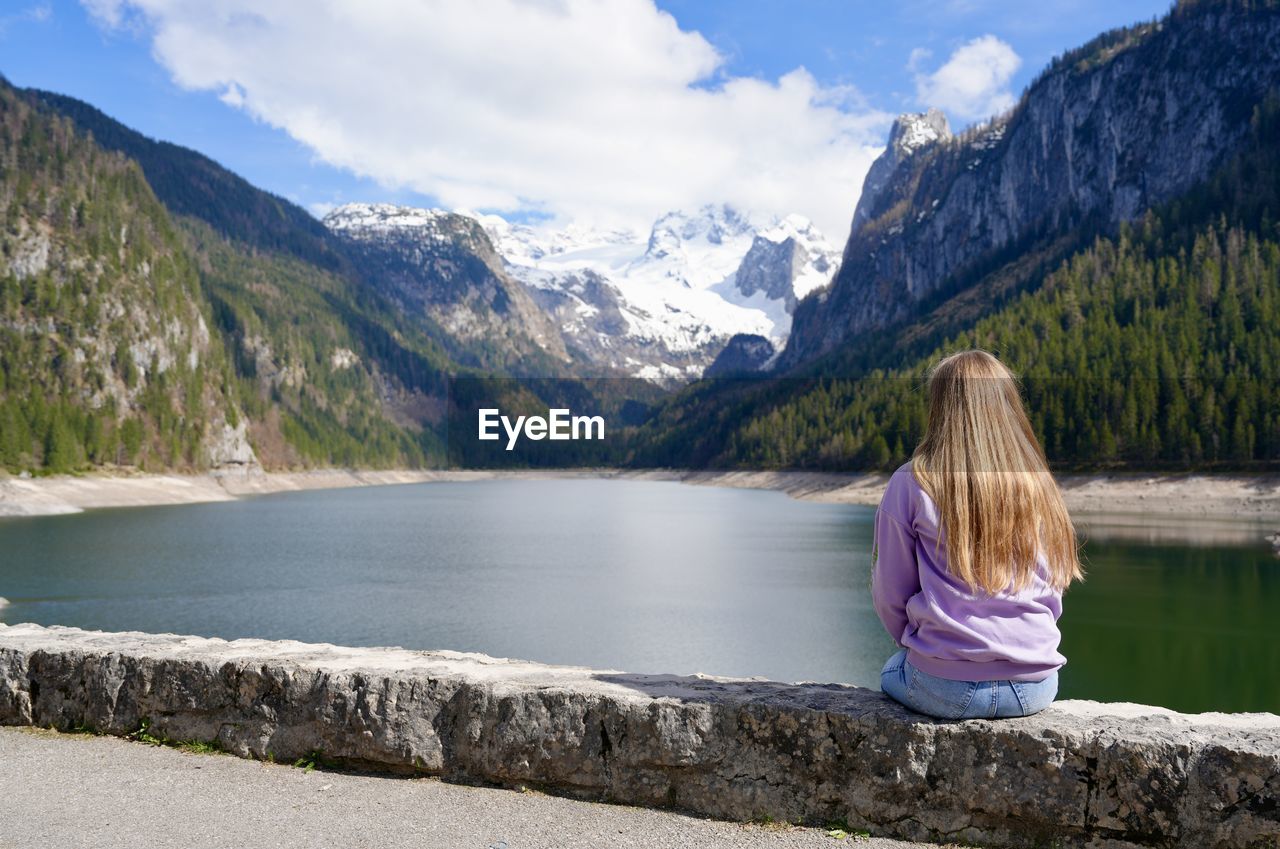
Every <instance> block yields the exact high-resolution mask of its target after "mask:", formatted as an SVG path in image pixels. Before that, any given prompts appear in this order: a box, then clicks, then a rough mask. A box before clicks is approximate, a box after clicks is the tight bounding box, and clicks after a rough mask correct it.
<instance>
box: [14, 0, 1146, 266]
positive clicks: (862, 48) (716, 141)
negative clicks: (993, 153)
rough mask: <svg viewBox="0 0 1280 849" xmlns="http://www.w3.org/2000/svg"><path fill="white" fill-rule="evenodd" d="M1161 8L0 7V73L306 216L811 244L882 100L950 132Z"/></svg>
mask: <svg viewBox="0 0 1280 849" xmlns="http://www.w3.org/2000/svg"><path fill="white" fill-rule="evenodd" d="M1168 7H1169V3H1168V0H1160V1H1159V2H1148V0H1074V2H1067V0H1040V2H1037V3H1027V2H1026V0H935V2H924V0H899V2H895V3H882V2H869V0H657V2H654V0H82V2H75V0H0V74H3V75H4V76H5V77H7V78H8V79H9V80H10V82H12V83H14V84H15V85H18V86H23V87H35V88H42V89H47V90H51V91H56V92H60V93H63V94H69V95H72V96H73V97H78V98H80V99H82V100H85V101H87V102H89V103H91V104H93V105H94V106H97V107H98V108H99V109H102V110H103V111H104V112H106V113H107V114H108V115H111V116H112V117H114V118H116V119H118V120H120V121H122V122H123V123H125V124H127V125H129V126H131V127H133V128H134V129H137V130H139V131H141V132H143V133H145V134H147V135H149V136H151V137H153V138H158V139H163V140H166V141H172V142H176V143H178V144H182V145H185V146H187V147H191V148H194V149H195V150H198V151H200V152H201V153H204V154H206V155H208V156H210V157H212V158H213V159H215V160H217V161H218V162H220V163H221V164H223V165H225V166H226V167H228V168H230V169H231V170H233V171H235V172H237V173H239V174H241V175H242V176H244V177H245V178H247V179H248V180H249V181H250V182H252V183H254V184H255V185H258V186H260V187H262V188H265V189H268V190H270V191H272V192H275V193H276V194H279V195H281V196H283V197H286V198H289V199H290V200H292V201H294V202H296V203H298V204H300V205H302V206H303V207H305V208H307V209H308V210H310V211H311V212H312V213H313V214H316V215H318V216H319V215H323V214H324V213H325V212H326V211H327V210H328V209H331V208H332V207H333V206H335V205H338V204H342V203H347V202H352V201H377V202H390V203H402V204H410V205H415V206H430V207H443V208H448V209H468V210H478V211H485V212H494V213H498V214H501V215H504V216H506V217H508V218H510V219H512V220H515V221H523V222H532V223H542V224H545V225H546V226H559V225H561V224H563V223H566V222H568V221H571V220H572V221H577V222H580V223H585V224H594V225H599V226H619V225H621V226H629V227H633V228H636V229H637V230H638V231H640V232H644V231H645V230H646V229H647V227H648V225H649V223H651V222H652V221H653V220H654V219H655V218H657V217H658V216H659V215H661V214H662V213H664V212H667V211H669V210H673V209H684V210H692V209H696V208H698V207H699V206H702V205H704V204H708V203H716V204H718V203H729V204H732V205H734V206H735V207H738V208H740V209H743V210H749V211H753V212H756V213H759V214H761V215H773V216H779V217H780V216H783V215H787V214H790V213H799V214H801V215H804V216H807V217H808V218H810V219H812V220H813V221H814V222H815V223H816V224H817V225H818V226H819V227H820V228H821V229H822V230H823V231H824V232H825V233H827V234H828V236H829V237H830V238H831V240H832V241H833V242H835V243H839V242H840V241H842V240H843V237H844V235H845V234H846V233H847V230H848V226H849V221H850V219H851V217H852V213H853V209H854V206H855V205H856V203H857V198H858V193H859V191H860V189H861V184H862V178H863V176H864V175H865V173H866V170H867V168H868V167H869V166H870V164H871V162H872V161H873V160H874V158H875V156H876V155H878V153H879V152H880V150H881V149H883V146H884V143H885V139H886V137H887V134H888V131H889V127H890V125H891V122H892V120H893V118H894V116H895V115H897V114H900V113H903V112H913V111H922V110H923V109H925V108H926V107H929V106H936V107H938V108H941V109H942V110H943V111H945V112H946V113H947V116H948V118H949V120H950V122H951V126H952V129H953V130H956V129H959V128H962V127H964V126H967V125H969V124H972V123H974V122H977V121H982V120H985V119H987V118H988V117H990V116H991V115H993V114H996V113H999V112H1001V111H1003V110H1004V109H1007V108H1009V107H1010V106H1011V105H1013V103H1014V102H1015V101H1016V98H1017V97H1018V96H1019V94H1020V93H1021V92H1022V90H1023V89H1024V88H1025V87H1026V86H1027V85H1028V84H1029V83H1030V82H1031V80H1032V79H1033V78H1034V77H1035V76H1036V75H1037V74H1038V73H1039V72H1040V71H1041V70H1042V69H1043V68H1044V66H1045V65H1046V64H1047V63H1048V62H1049V61H1050V60H1051V59H1052V58H1053V57H1054V56H1055V55H1057V54H1060V53H1062V52H1063V51H1064V50H1068V49H1070V48H1072V47H1075V46H1077V45H1079V44H1082V43H1084V42H1085V41H1088V40H1089V39H1090V38H1092V37H1093V36H1094V35H1097V34H1098V33H1100V32H1102V31H1105V30H1107V29H1110V28H1112V27H1115V26H1120V25H1124V24H1131V23H1135V22H1138V21H1145V20H1150V19H1152V18H1155V17H1158V16H1160V15H1162V14H1164V13H1165V12H1166V11H1167V10H1168Z"/></svg>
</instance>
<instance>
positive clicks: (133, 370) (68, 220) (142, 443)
mask: <svg viewBox="0 0 1280 849" xmlns="http://www.w3.org/2000/svg"><path fill="white" fill-rule="evenodd" d="M0 204H3V206H2V207H0V208H2V209H3V210H4V222H3V229H2V230H0V466H3V467H9V468H33V467H34V468H45V469H49V470H52V471H69V470H72V469H76V468H79V467H81V466H83V465H86V464H97V465H105V464H127V465H145V466H148V467H161V468H175V467H176V468H195V467H203V466H206V465H211V464H212V465H217V464H220V463H224V462H232V463H237V464H245V463H251V462H253V454H252V451H251V450H250V449H249V448H248V446H247V444H246V442H245V437H244V427H243V422H242V420H241V419H240V415H239V410H238V409H237V406H236V404H235V402H234V397H233V393H231V392H230V391H229V390H228V385H227V384H228V377H229V368H228V362H227V359H226V356H225V353H224V351H223V349H222V346H221V344H220V340H219V339H218V336H217V334H216V332H215V331H214V330H213V328H212V323H213V322H212V320H211V313H210V310H209V307H208V303H207V302H206V301H205V300H204V298H203V294H202V292H201V290H200V280H199V275H198V272H197V269H196V264H195V263H194V262H193V261H192V259H191V257H190V255H189V254H188V252H187V251H186V248H185V244H184V242H183V238H182V235H181V233H180V232H179V231H178V229H177V228H176V227H175V226H174V224H173V222H172V221H171V220H170V218H169V216H168V215H167V214H166V212H165V209H164V207H163V206H162V205H161V203H160V202H159V201H158V200H157V199H156V197H155V195H154V194H153V193H152V191H151V188H150V186H148V185H147V182H146V180H145V179H144V178H143V175H142V172H141V171H140V170H139V169H138V167H137V165H136V164H135V163H133V162H132V161H130V160H129V159H127V158H125V157H124V156H121V155H119V154H114V153H109V152H106V151H103V150H102V149H101V148H99V147H97V146H96V145H94V144H93V143H92V142H91V141H89V140H88V139H86V138H84V137H83V136H82V135H80V134H79V133H78V132H77V130H76V128H75V126H74V125H73V124H72V123H71V122H70V121H68V120H66V119H63V118H58V117H56V116H51V115H48V114H46V113H45V112H43V111H41V110H40V109H37V108H34V107H33V106H31V105H30V104H29V103H27V102H26V101H25V100H24V99H23V98H22V97H20V96H19V94H18V93H17V92H15V91H14V90H13V89H12V88H10V87H9V86H8V85H7V84H5V83H3V82H2V81H0Z"/></svg>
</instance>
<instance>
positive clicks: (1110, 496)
mask: <svg viewBox="0 0 1280 849" xmlns="http://www.w3.org/2000/svg"><path fill="white" fill-rule="evenodd" d="M495 478H503V479H547V478H608V479H624V480H652V481H676V482H680V483H686V484H692V485H697V486H720V487H734V488H744V489H767V490H776V491H779V492H783V493H786V494H787V495H789V496H791V497H792V498H797V499H800V500H804V501H815V502H823V503H829V504H861V505H868V506H875V505H876V504H877V503H878V502H879V500H880V495H881V493H882V491H883V488H884V484H885V481H886V480H887V476H886V475H884V474H881V473H866V474H857V473H846V474H841V473H821V472H762V471H761V472H750V471H738V472H711V471H681V470H673V469H655V470H643V471H631V470H622V469H575V470H531V471H509V470H501V471H486V470H435V471H433V470H407V469H406V470H393V471H357V470H342V469H326V470H316V471H306V472H261V471H252V472H243V471H235V472H212V473H207V474H197V475H182V474H155V475H153V474H89V475H83V476H72V475H59V476H53V477H47V478H22V477H12V476H0V517H8V516H40V515H54V514H61V513H78V512H80V511H82V510H92V509H99V508H106V507H137V506H152V505H162V504H194V503H203V502H214V501H230V500H233V499H236V498H241V497H245V496H251V495H262V494H267V493H274V492H289V491H298V490H309V489H336V488H344V487H363V486H387V485H394V484H409V483H430V482H456V481H476V480H488V479H495ZM1059 483H1060V485H1061V486H1062V491H1063V495H1064V497H1065V499H1066V501H1067V506H1068V507H1069V508H1070V510H1071V511H1072V514H1073V515H1075V516H1076V517H1077V518H1078V519H1079V520H1080V521H1081V522H1082V523H1083V524H1085V525H1089V526H1104V525H1105V526H1124V525H1135V526H1137V525H1141V526H1143V527H1149V526H1151V525H1153V523H1154V524H1155V525H1158V524H1159V523H1160V522H1161V521H1164V522H1165V524H1167V525H1170V526H1171V527H1172V526H1176V525H1180V524H1184V523H1185V522H1187V521H1191V522H1194V523H1200V524H1204V525H1210V524H1213V525H1222V526H1224V527H1225V526H1240V525H1244V526H1248V527H1249V528H1250V530H1249V531H1248V533H1249V534H1250V535H1251V536H1256V535H1257V534H1258V533H1259V530H1258V529H1259V528H1265V529H1268V530H1271V531H1274V530H1276V529H1280V476H1275V475H1270V476H1258V477H1250V476H1244V475H1230V476H1228V475H1155V474H1098V475H1067V476H1063V477H1061V478H1060V479H1059ZM1139 520H1140V521H1139Z"/></svg>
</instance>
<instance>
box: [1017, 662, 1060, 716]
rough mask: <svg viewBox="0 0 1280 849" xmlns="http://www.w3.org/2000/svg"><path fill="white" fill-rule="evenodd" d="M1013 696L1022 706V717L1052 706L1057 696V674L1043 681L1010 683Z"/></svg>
mask: <svg viewBox="0 0 1280 849" xmlns="http://www.w3.org/2000/svg"><path fill="white" fill-rule="evenodd" d="M1010 684H1011V685H1012V686H1013V692H1014V695H1016V696H1017V697H1018V702H1019V704H1020V705H1021V706H1022V715H1023V716H1030V715H1031V714H1033V713H1039V712H1040V711H1042V710H1044V709H1045V708H1047V707H1048V706H1049V705H1051V704H1053V700H1054V699H1055V698H1056V697H1057V695H1058V673H1057V672H1054V673H1052V674H1051V675H1050V676H1049V677H1048V678H1045V679H1044V680H1043V681H1011V682H1010Z"/></svg>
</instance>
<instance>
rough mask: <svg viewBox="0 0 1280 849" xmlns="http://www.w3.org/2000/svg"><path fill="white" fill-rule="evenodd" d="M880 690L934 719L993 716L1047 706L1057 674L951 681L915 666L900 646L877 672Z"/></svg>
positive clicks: (1021, 713)
mask: <svg viewBox="0 0 1280 849" xmlns="http://www.w3.org/2000/svg"><path fill="white" fill-rule="evenodd" d="M880 689H881V690H883V691H884V694H885V695H886V696H888V697H889V698H891V699H893V700H894V701H895V702H898V703H899V704H903V705H906V706H907V707H909V708H911V709H912V710H914V711H917V712H918V713H924V714H928V715H929V716H934V717H937V718H938V719H997V718H1005V717H1010V716H1030V715H1031V714H1033V713H1039V712H1040V711H1042V710H1044V709H1045V708H1047V707H1048V706H1049V705H1050V704H1052V703H1053V699H1054V697H1055V696H1057V695H1058V673H1057V672H1056V671H1055V672H1053V673H1051V674H1050V675H1049V677H1048V678H1045V679H1044V680H1043V681H951V680H949V679H947V678H939V677H937V676H935V675H930V674H928V673H927V672H923V671H921V670H919V669H916V668H915V667H914V666H912V665H911V664H910V663H908V662H907V650H906V649H901V650H899V651H898V653H897V654H895V655H894V656H893V657H891V658H889V661H888V663H886V664H885V665H884V669H883V670H882V671H881V672H880Z"/></svg>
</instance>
